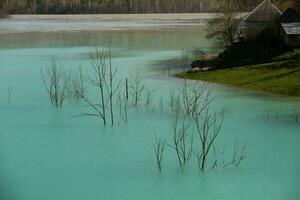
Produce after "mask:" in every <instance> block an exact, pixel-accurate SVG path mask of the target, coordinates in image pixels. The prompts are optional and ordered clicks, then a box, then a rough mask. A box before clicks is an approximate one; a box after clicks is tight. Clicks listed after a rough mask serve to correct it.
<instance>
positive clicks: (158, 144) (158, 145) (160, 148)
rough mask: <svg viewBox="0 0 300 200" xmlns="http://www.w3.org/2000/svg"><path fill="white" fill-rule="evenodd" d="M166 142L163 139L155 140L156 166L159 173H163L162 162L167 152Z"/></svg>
mask: <svg viewBox="0 0 300 200" xmlns="http://www.w3.org/2000/svg"><path fill="white" fill-rule="evenodd" d="M165 144H166V140H165V139H163V138H159V139H157V138H155V145H154V155H155V160H156V166H157V169H158V171H159V172H161V171H162V160H163V155H164V150H165Z"/></svg>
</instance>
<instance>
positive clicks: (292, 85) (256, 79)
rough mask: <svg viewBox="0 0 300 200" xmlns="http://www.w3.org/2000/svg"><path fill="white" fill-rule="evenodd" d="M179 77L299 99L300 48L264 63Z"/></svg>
mask: <svg viewBox="0 0 300 200" xmlns="http://www.w3.org/2000/svg"><path fill="white" fill-rule="evenodd" d="M177 76H178V77H181V78H188V79H194V80H205V81H210V82H216V83H222V84H228V85H232V86H237V87H241V88H245V89H251V90H257V91H262V92H266V93H272V94H280V95H288V96H296V97H300V49H298V50H294V51H292V52H288V53H285V54H282V55H280V56H277V57H275V58H273V59H272V61H271V62H268V63H264V64H255V65H247V66H241V67H234V68H226V69H219V70H213V71H207V72H187V73H182V74H178V75H177Z"/></svg>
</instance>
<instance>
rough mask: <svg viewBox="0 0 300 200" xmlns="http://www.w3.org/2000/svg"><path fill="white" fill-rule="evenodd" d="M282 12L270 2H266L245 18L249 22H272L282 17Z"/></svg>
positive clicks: (266, 0) (268, 0)
mask: <svg viewBox="0 0 300 200" xmlns="http://www.w3.org/2000/svg"><path fill="white" fill-rule="evenodd" d="M281 14H282V13H281V11H280V10H279V9H278V8H277V7H276V6H275V5H274V4H272V3H271V1H270V0H264V1H263V2H262V3H260V4H259V5H258V6H257V7H256V8H255V9H254V10H253V11H252V12H250V13H249V15H248V16H247V17H246V18H245V21H248V22H270V21H276V20H278V19H279V18H280V16H281Z"/></svg>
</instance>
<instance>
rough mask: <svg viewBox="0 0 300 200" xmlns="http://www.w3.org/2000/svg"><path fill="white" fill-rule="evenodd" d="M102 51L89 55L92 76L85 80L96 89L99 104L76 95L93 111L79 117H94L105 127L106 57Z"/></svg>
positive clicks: (98, 50)
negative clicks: (100, 120)
mask: <svg viewBox="0 0 300 200" xmlns="http://www.w3.org/2000/svg"><path fill="white" fill-rule="evenodd" d="M105 56H106V55H105V52H104V50H100V49H98V48H97V49H95V51H94V52H91V53H90V59H91V66H92V73H93V75H92V76H91V77H90V78H88V79H87V81H88V83H90V84H91V85H93V86H95V87H96V88H97V89H98V94H99V97H100V102H99V103H96V104H95V103H93V102H92V101H90V100H89V99H88V98H87V97H85V96H83V95H82V94H81V93H80V92H78V91H77V94H78V95H80V96H81V98H82V99H83V100H84V101H85V102H86V103H87V104H88V106H89V107H90V108H91V109H92V110H93V111H94V112H93V113H83V114H80V115H79V116H94V117H99V118H100V119H102V121H103V124H104V125H105V126H106V124H107V121H106V110H105V107H106V95H105V82H106V77H105V75H106V70H107V67H106V57H105Z"/></svg>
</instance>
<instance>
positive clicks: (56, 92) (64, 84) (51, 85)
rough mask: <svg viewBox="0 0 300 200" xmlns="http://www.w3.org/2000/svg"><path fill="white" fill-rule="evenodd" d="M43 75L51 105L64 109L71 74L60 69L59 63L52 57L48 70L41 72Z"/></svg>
mask: <svg viewBox="0 0 300 200" xmlns="http://www.w3.org/2000/svg"><path fill="white" fill-rule="evenodd" d="M41 74H42V80H43V83H44V86H45V88H46V91H47V93H48V95H49V98H50V101H51V104H52V105H53V106H55V107H56V108H58V107H62V105H63V103H64V100H65V99H66V98H67V96H68V87H69V84H70V79H71V73H70V72H66V71H63V70H62V69H60V63H59V61H58V60H57V59H56V58H54V57H52V58H51V59H50V60H49V61H48V62H47V63H46V68H45V69H42V70H41Z"/></svg>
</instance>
